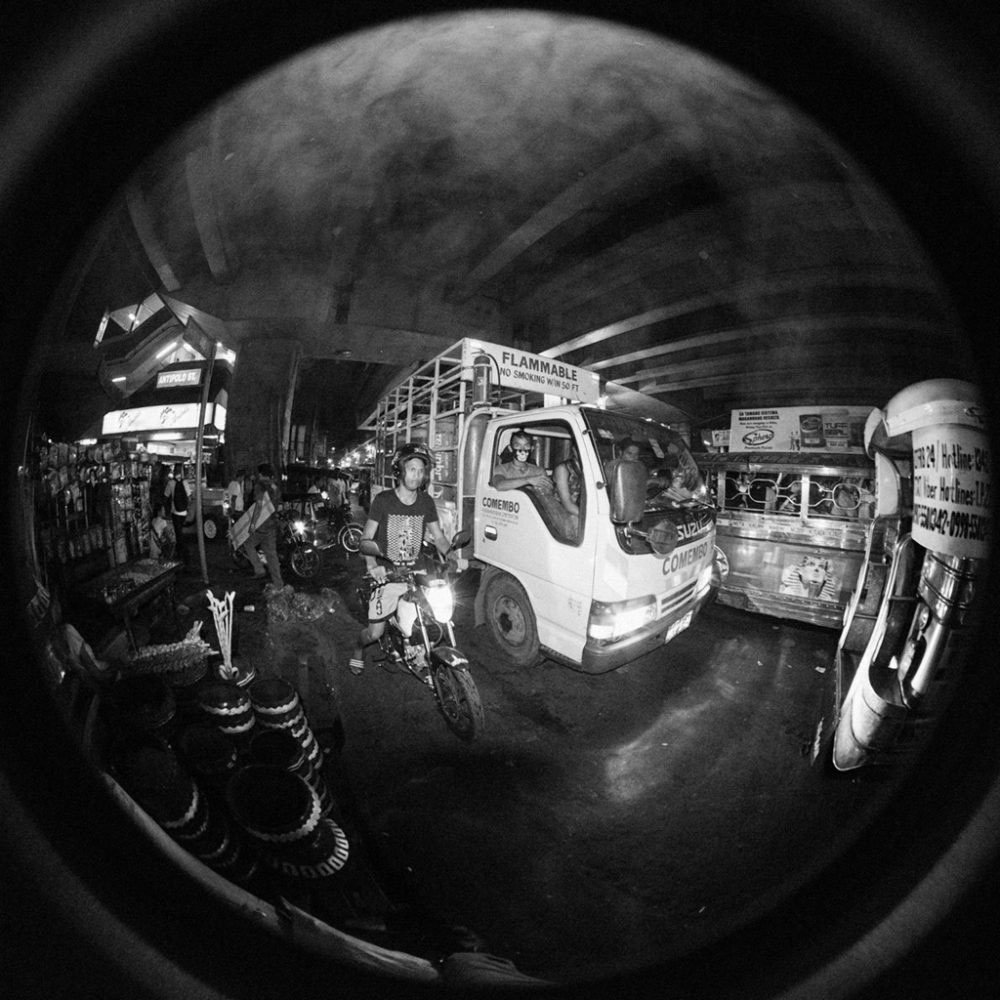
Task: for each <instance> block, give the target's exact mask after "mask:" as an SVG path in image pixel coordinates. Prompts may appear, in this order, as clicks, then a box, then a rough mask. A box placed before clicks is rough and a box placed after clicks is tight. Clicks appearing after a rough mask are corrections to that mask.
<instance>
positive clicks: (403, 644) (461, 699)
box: [358, 531, 484, 740]
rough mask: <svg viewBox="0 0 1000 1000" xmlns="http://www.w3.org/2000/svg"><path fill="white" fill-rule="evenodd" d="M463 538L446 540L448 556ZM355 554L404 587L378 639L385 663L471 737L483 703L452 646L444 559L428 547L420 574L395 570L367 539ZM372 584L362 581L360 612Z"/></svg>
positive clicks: (479, 724)
mask: <svg viewBox="0 0 1000 1000" xmlns="http://www.w3.org/2000/svg"><path fill="white" fill-rule="evenodd" d="M469 538H470V536H469V533H468V532H467V531H460V532H459V533H458V534H457V535H456V536H455V537H454V539H452V542H451V546H450V547H449V549H448V553H449V554H450V553H451V552H454V551H455V550H457V549H460V548H462V546H464V545H468V543H469ZM360 550H361V553H362V554H363V555H369V556H374V557H376V558H377V559H379V560H381V561H383V562H385V563H388V564H389V566H390V567H391V572H390V575H389V577H388V578H387V580H388V581H394V582H401V583H405V584H407V590H406V593H405V594H403V595H402V596H401V597H400V599H399V603H398V604H397V606H396V610H395V611H394V612H393V614H392V616H391V617H390V618H389V620H388V623H387V628H386V630H385V632H384V633H383V634H382V636H381V638H380V639H379V645H380V647H381V649H382V652H383V653H384V654H385V658H386V660H388V661H389V662H390V663H391V664H393V665H394V666H396V667H399V668H401V669H403V670H406V671H407V672H408V673H409V674H410V675H411V676H413V677H415V678H416V679H417V680H418V681H420V682H421V683H422V684H425V685H427V687H428V688H430V690H431V693H432V694H433V695H434V700H435V701H436V702H437V706H438V709H439V710H440V711H441V714H442V715H443V716H444V721H445V722H446V723H447V725H448V728H449V729H451V731H452V732H453V733H454V734H455V735H456V736H458V737H459V738H460V739H463V740H472V739H474V738H475V737H476V736H477V735H478V734H479V733H480V732H481V731H482V728H483V725H484V716H483V704H482V700H481V699H480V697H479V689H478V688H477V687H476V682H475V681H474V680H473V678H472V674H471V673H470V672H469V661H468V659H467V658H466V656H465V655H464V654H463V653H462V652H461V650H459V649H457V648H456V647H455V630H454V627H453V625H452V615H453V613H454V608H455V591H454V586H453V583H452V580H451V578H450V576H449V570H448V560H447V558H446V557H442V556H441V555H440V554H439V553H438V552H437V550H436V549H434V550H433V551H434V556H436V559H434V560H433V564H432V565H431V566H430V568H428V569H424V570H420V569H416V568H414V567H399V566H396V565H395V564H393V563H392V562H391V561H390V560H388V559H387V558H386V557H385V556H384V555H383V554H382V552H381V550H380V549H379V547H378V544H377V543H376V542H375V541H374V540H373V539H363V540H362V541H361V543H360ZM377 586H379V584H378V583H376V582H375V581H374V580H373V579H372V577H371V576H370V575H368V574H366V575H365V576H364V577H362V586H361V587H359V589H358V597H359V599H360V600H361V602H362V606H363V608H364V609H365V610H366V611H367V609H368V602H369V599H370V595H371V588H372V587H377Z"/></svg>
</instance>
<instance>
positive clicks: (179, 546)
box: [167, 462, 188, 569]
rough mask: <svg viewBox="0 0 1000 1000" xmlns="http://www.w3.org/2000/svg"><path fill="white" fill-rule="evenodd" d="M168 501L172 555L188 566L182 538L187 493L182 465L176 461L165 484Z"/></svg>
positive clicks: (185, 566)
mask: <svg viewBox="0 0 1000 1000" xmlns="http://www.w3.org/2000/svg"><path fill="white" fill-rule="evenodd" d="M167 491H168V501H169V503H170V520H171V521H172V522H173V525H174V536H175V538H176V547H175V549H174V555H175V556H176V558H177V559H179V560H180V561H181V562H182V563H183V564H184V568H185V569H187V568H188V557H187V555H188V554H187V543H186V542H185V539H184V525H185V524H186V523H187V515H188V494H187V487H186V486H185V485H184V466H183V464H182V463H180V462H178V463H177V464H176V465H175V466H174V477H173V479H172V480H171V481H170V482H169V483H168V484H167Z"/></svg>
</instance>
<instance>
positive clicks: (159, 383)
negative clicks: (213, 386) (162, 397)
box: [156, 367, 204, 389]
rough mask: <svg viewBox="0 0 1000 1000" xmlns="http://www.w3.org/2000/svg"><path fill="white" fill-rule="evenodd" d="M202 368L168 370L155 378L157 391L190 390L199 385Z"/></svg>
mask: <svg viewBox="0 0 1000 1000" xmlns="http://www.w3.org/2000/svg"><path fill="white" fill-rule="evenodd" d="M203 372H204V368H203V367H197V368H168V369H166V370H165V371H162V372H159V373H158V374H157V376H156V388H157V389H190V388H192V387H197V386H199V385H201V377H202V374H203Z"/></svg>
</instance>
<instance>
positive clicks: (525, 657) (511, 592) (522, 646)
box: [485, 573, 539, 667]
mask: <svg viewBox="0 0 1000 1000" xmlns="http://www.w3.org/2000/svg"><path fill="white" fill-rule="evenodd" d="M485 604H486V621H487V622H488V623H489V626H490V632H492V633H493V638H494V639H495V640H496V643H497V645H498V646H499V647H500V649H501V650H502V652H503V655H504V656H505V657H506V658H507V659H508V660H510V661H511V663H514V664H516V665H517V666H519V667H531V666H534V665H535V664H536V663H537V662H538V659H539V648H538V626H537V625H536V624H535V613H534V611H532V610H531V601H530V600H528V595H527V594H526V593H525V592H524V587H522V586H521V585H520V584H519V583H518V582H517V580H515V579H514V578H513V577H512V576H508V575H507V574H506V573H498V574H497V575H496V576H494V577H493V579H491V580H490V581H489V582H488V583H487V585H486V602H485Z"/></svg>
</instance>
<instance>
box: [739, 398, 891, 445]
mask: <svg viewBox="0 0 1000 1000" xmlns="http://www.w3.org/2000/svg"><path fill="white" fill-rule="evenodd" d="M871 412H872V407H870V406H771V407H757V408H754V409H750V408H748V409H740V410H732V411H731V413H730V425H729V448H730V450H732V451H759V452H789V451H833V452H853V453H855V454H861V453H863V452H864V449H865V441H864V431H865V421H866V420H867V419H868V415H869V414H870V413H871Z"/></svg>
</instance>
